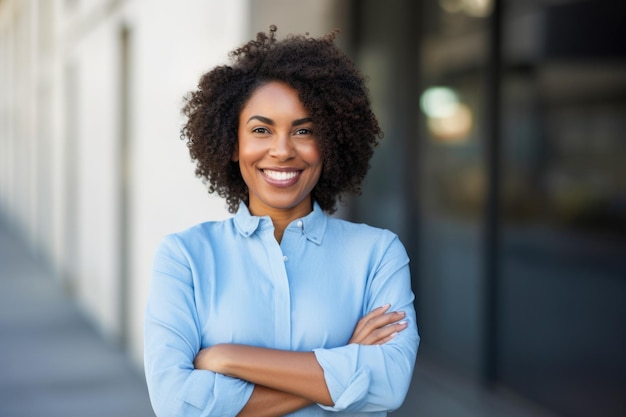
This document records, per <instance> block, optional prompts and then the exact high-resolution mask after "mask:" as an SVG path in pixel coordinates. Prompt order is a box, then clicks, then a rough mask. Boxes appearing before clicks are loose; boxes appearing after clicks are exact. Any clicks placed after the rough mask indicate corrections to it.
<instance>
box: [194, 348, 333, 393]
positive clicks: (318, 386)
mask: <svg viewBox="0 0 626 417" xmlns="http://www.w3.org/2000/svg"><path fill="white" fill-rule="evenodd" d="M194 364H195V366H196V368H198V369H207V370H210V371H213V372H217V373H221V374H224V375H228V376H231V377H234V378H239V379H243V380H245V381H248V382H251V383H253V384H256V385H262V386H265V387H269V388H272V389H275V390H278V391H283V392H286V393H290V394H293V395H296V396H299V397H303V398H306V399H308V400H310V401H312V402H316V403H320V404H324V405H332V404H333V401H332V398H331V396H330V393H329V392H328V388H327V386H326V381H325V379H324V371H323V369H322V367H321V366H320V365H319V363H318V362H317V359H316V358H315V354H314V353H313V352H291V351H284V350H276V349H266V348H259V347H253V346H245V345H235V344H222V345H216V346H212V347H210V348H208V349H203V350H202V351H200V353H199V354H198V356H197V357H196V361H195V362H194Z"/></svg>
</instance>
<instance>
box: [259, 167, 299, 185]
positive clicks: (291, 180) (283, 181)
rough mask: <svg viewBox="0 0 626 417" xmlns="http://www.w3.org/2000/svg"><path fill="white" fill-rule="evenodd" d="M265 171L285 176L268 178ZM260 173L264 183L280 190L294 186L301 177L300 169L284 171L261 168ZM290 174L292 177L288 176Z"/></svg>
mask: <svg viewBox="0 0 626 417" xmlns="http://www.w3.org/2000/svg"><path fill="white" fill-rule="evenodd" d="M266 170H267V171H273V172H277V173H281V174H284V175H287V177H286V178H276V176H270V175H269V174H268V173H267V172H266ZM259 171H260V172H261V175H262V176H263V179H265V181H266V182H267V183H268V184H270V185H273V186H274V187H280V188H285V187H290V186H292V185H294V184H295V183H296V182H298V180H299V179H300V176H301V175H302V170H301V169H291V168H290V169H285V168H278V169H277V168H263V169H260V170H259ZM289 174H292V175H293V176H291V175H289Z"/></svg>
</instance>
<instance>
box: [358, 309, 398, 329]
mask: <svg viewBox="0 0 626 417" xmlns="http://www.w3.org/2000/svg"><path fill="white" fill-rule="evenodd" d="M404 317H405V314H404V312H403V311H394V312H391V313H386V314H383V315H380V316H376V317H372V318H370V319H369V320H367V322H365V323H364V325H363V328H362V329H361V332H365V333H372V332H374V331H375V330H376V329H380V328H382V327H384V326H387V325H389V324H391V323H395V322H397V321H400V320H402V319H403V318H404Z"/></svg>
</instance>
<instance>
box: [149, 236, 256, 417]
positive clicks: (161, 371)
mask: <svg viewBox="0 0 626 417" xmlns="http://www.w3.org/2000/svg"><path fill="white" fill-rule="evenodd" d="M144 338H145V341H144V365H145V374H146V381H147V385H148V391H149V394H150V401H151V402H152V407H153V409H154V411H155V413H156V415H157V416H158V417H166V416H181V415H184V416H209V415H210V416H233V415H236V414H237V413H238V412H239V411H240V410H241V409H242V408H243V406H244V405H245V404H246V402H247V401H248V399H249V398H250V396H251V395H252V390H253V388H254V387H253V385H252V384H250V383H248V382H246V381H242V380H239V379H236V378H230V377H227V376H224V375H220V374H216V373H214V372H210V371H205V370H196V369H194V366H193V360H194V359H195V356H196V355H197V353H198V351H199V350H200V342H201V336H200V330H199V325H198V318H197V312H196V308H195V302H194V292H193V281H192V277H191V272H190V268H189V266H188V262H187V261H186V259H185V254H184V252H183V251H182V250H181V249H180V248H179V246H178V244H177V243H176V240H175V239H174V238H172V237H169V238H166V239H165V240H164V241H163V243H162V244H161V245H160V247H159V249H158V250H157V253H156V256H155V259H154V264H153V274H152V280H151V287H150V294H149V297H148V304H147V309H146V316H145V322H144Z"/></svg>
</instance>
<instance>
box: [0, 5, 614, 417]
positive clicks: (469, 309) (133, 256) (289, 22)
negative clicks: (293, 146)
mask: <svg viewBox="0 0 626 417" xmlns="http://www.w3.org/2000/svg"><path fill="white" fill-rule="evenodd" d="M270 24H276V25H277V26H278V34H279V36H284V35H286V34H288V33H302V32H309V33H310V34H312V35H314V36H317V35H321V34H324V33H327V32H329V31H330V30H332V29H334V28H340V29H341V30H342V33H341V35H340V36H339V38H338V41H337V42H338V44H339V45H340V47H341V48H342V49H344V50H345V51H346V52H347V53H348V54H349V55H350V56H351V57H353V58H354V60H355V61H356V63H357V65H358V67H359V68H360V69H361V70H362V72H363V73H364V74H365V75H366V76H367V78H368V85H369V88H370V93H371V97H372V101H373V105H374V110H375V112H376V114H377V115H378V117H379V120H380V123H381V126H382V128H383V130H384V132H385V138H384V139H383V141H382V142H381V145H380V146H379V148H378V150H377V153H376V154H375V156H374V159H373V161H372V164H371V170H370V173H369V175H368V177H367V181H366V184H365V186H364V190H363V195H362V196H361V197H358V198H350V199H349V200H348V201H347V204H346V205H345V207H342V209H341V210H340V212H339V213H338V215H339V216H341V217H344V218H347V219H350V220H354V221H358V222H367V223H370V224H372V225H375V226H379V227H385V228H389V229H391V230H392V231H394V232H396V233H397V234H398V235H399V236H400V238H401V239H402V241H403V242H404V243H405V245H406V247H407V250H408V252H409V255H410V257H411V265H412V272H413V289H414V292H415V293H416V307H417V311H418V321H419V325H420V332H421V335H422V344H421V346H420V353H419V355H418V363H417V369H416V382H415V383H414V384H413V386H412V388H411V392H410V393H409V396H408V397H407V402H406V404H405V406H404V407H403V408H402V409H401V411H399V412H398V414H399V415H400V413H403V414H402V415H406V416H410V415H411V416H412V415H428V416H430V415H441V416H445V415H451V416H460V415H477V416H478V415H512V414H507V413H502V412H501V413H498V412H494V413H492V414H489V413H488V412H487V411H484V412H482V411H475V412H474V414H469V413H468V414H462V413H460V412H456V413H455V412H451V411H445V410H446V407H448V408H447V410H450V405H449V404H448V405H446V404H445V402H446V401H452V400H449V398H453V397H454V396H455V395H456V397H459V396H463V395H466V394H467V392H468V391H467V389H465V391H462V392H461V391H456V388H454V387H458V385H455V384H456V382H454V383H452V382H451V381H463V384H465V385H463V386H465V387H467V386H470V387H472V388H471V389H470V391H471V392H472V393H475V392H478V391H474V390H475V389H478V390H482V391H479V392H487V393H498V396H499V397H498V398H501V397H505V398H508V399H511V401H513V400H514V401H516V402H522V403H524V404H529V405H532V407H537V408H532V410H535V411H529V412H528V413H527V414H525V415H539V414H538V413H539V412H538V411H536V410H539V409H541V410H542V412H545V413H548V414H550V415H561V416H591V415H594V416H609V417H610V416H624V415H626V137H625V132H626V2H625V1H623V0H499V1H498V0H389V1H376V0H318V1H304V0H303V1H289V0H229V1H227V2H226V1H217V0H212V1H209V0H185V1H177V2H174V1H166V0H152V1H148V0H90V1H86V0H0V222H1V223H2V224H3V227H4V228H6V229H7V230H9V231H10V232H11V233H12V235H13V236H17V237H18V238H19V240H20V242H23V243H20V244H25V245H26V246H27V247H28V250H29V251H30V252H31V253H32V254H34V256H35V257H36V259H37V262H40V263H41V264H42V265H44V266H45V268H46V270H48V271H50V275H49V276H50V277H51V278H50V279H51V280H54V282H55V284H56V285H57V286H58V287H60V288H62V289H63V291H64V293H65V294H67V296H68V297H70V298H71V299H72V300H73V302H75V303H76V304H77V305H78V307H79V311H80V314H82V315H84V316H85V317H86V318H87V320H88V321H89V323H90V325H91V326H93V327H94V328H95V329H97V332H98V334H99V335H100V336H101V337H102V338H103V339H104V340H106V341H107V343H109V344H111V345H113V346H118V347H120V348H121V349H122V350H123V351H124V352H125V354H127V355H128V356H129V357H130V358H132V359H131V361H132V363H133V364H134V366H136V370H137V372H141V361H142V323H143V311H144V303H145V298H146V293H147V290H148V286H149V276H150V267H151V260H152V255H153V252H154V249H155V247H156V245H157V243H158V242H159V240H160V238H161V237H162V236H163V235H164V234H166V233H170V232H173V231H177V230H181V229H183V228H186V227H188V226H190V225H192V224H195V223H197V222H200V221H205V220H209V219H221V218H225V217H227V216H228V213H227V211H226V208H225V204H224V202H223V201H222V200H220V199H218V198H217V197H214V196H208V195H207V193H206V189H205V188H204V186H203V185H202V183H201V181H200V180H198V179H197V178H195V176H194V166H193V164H192V163H191V162H190V159H189V156H188V153H187V149H186V147H185V145H184V142H182V141H180V140H179V129H180V127H181V125H182V123H183V119H182V117H181V114H180V108H181V106H182V97H183V95H184V94H185V93H186V92H188V91H190V90H192V89H194V88H195V85H196V83H197V81H198V79H199V77H200V75H201V74H203V73H204V72H206V71H207V70H209V69H211V68H212V67H214V66H215V65H219V64H223V63H226V62H227V59H228V57H227V54H228V52H229V51H230V50H232V49H234V48H235V47H236V46H238V45H240V44H241V43H243V42H245V41H246V40H247V39H249V38H251V37H252V36H254V34H255V33H256V32H258V31H266V30H267V28H268V27H269V25H270ZM2 278H3V280H4V278H5V277H2ZM0 285H3V283H2V281H0ZM1 288H2V287H0V289H1ZM0 291H1V290H0ZM433 386H439V387H443V388H441V391H445V392H447V394H446V395H448V397H445V398H448V400H446V399H445V398H444V397H437V396H430V398H426V396H425V395H424V394H423V393H424V390H428V389H432V387H433ZM450 387H453V388H450ZM472 395H473V397H472V398H474V399H473V400H472V401H470V402H471V403H472V404H473V405H472V407H474V409H475V410H480V409H481V407H480V406H477V405H476V402H475V399H476V398H483V399H484V398H487V397H484V395H488V394H479V395H478V397H477V396H476V395H474V394H472ZM489 395H491V394H489ZM427 403H428V405H426V404H427ZM467 407H470V406H467ZM467 407H466V408H467ZM461 408H463V407H462V406H461ZM530 409H531V408H529V410H530ZM117 415H121V414H117ZM519 415H521V414H519ZM542 415H543V414H542Z"/></svg>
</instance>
